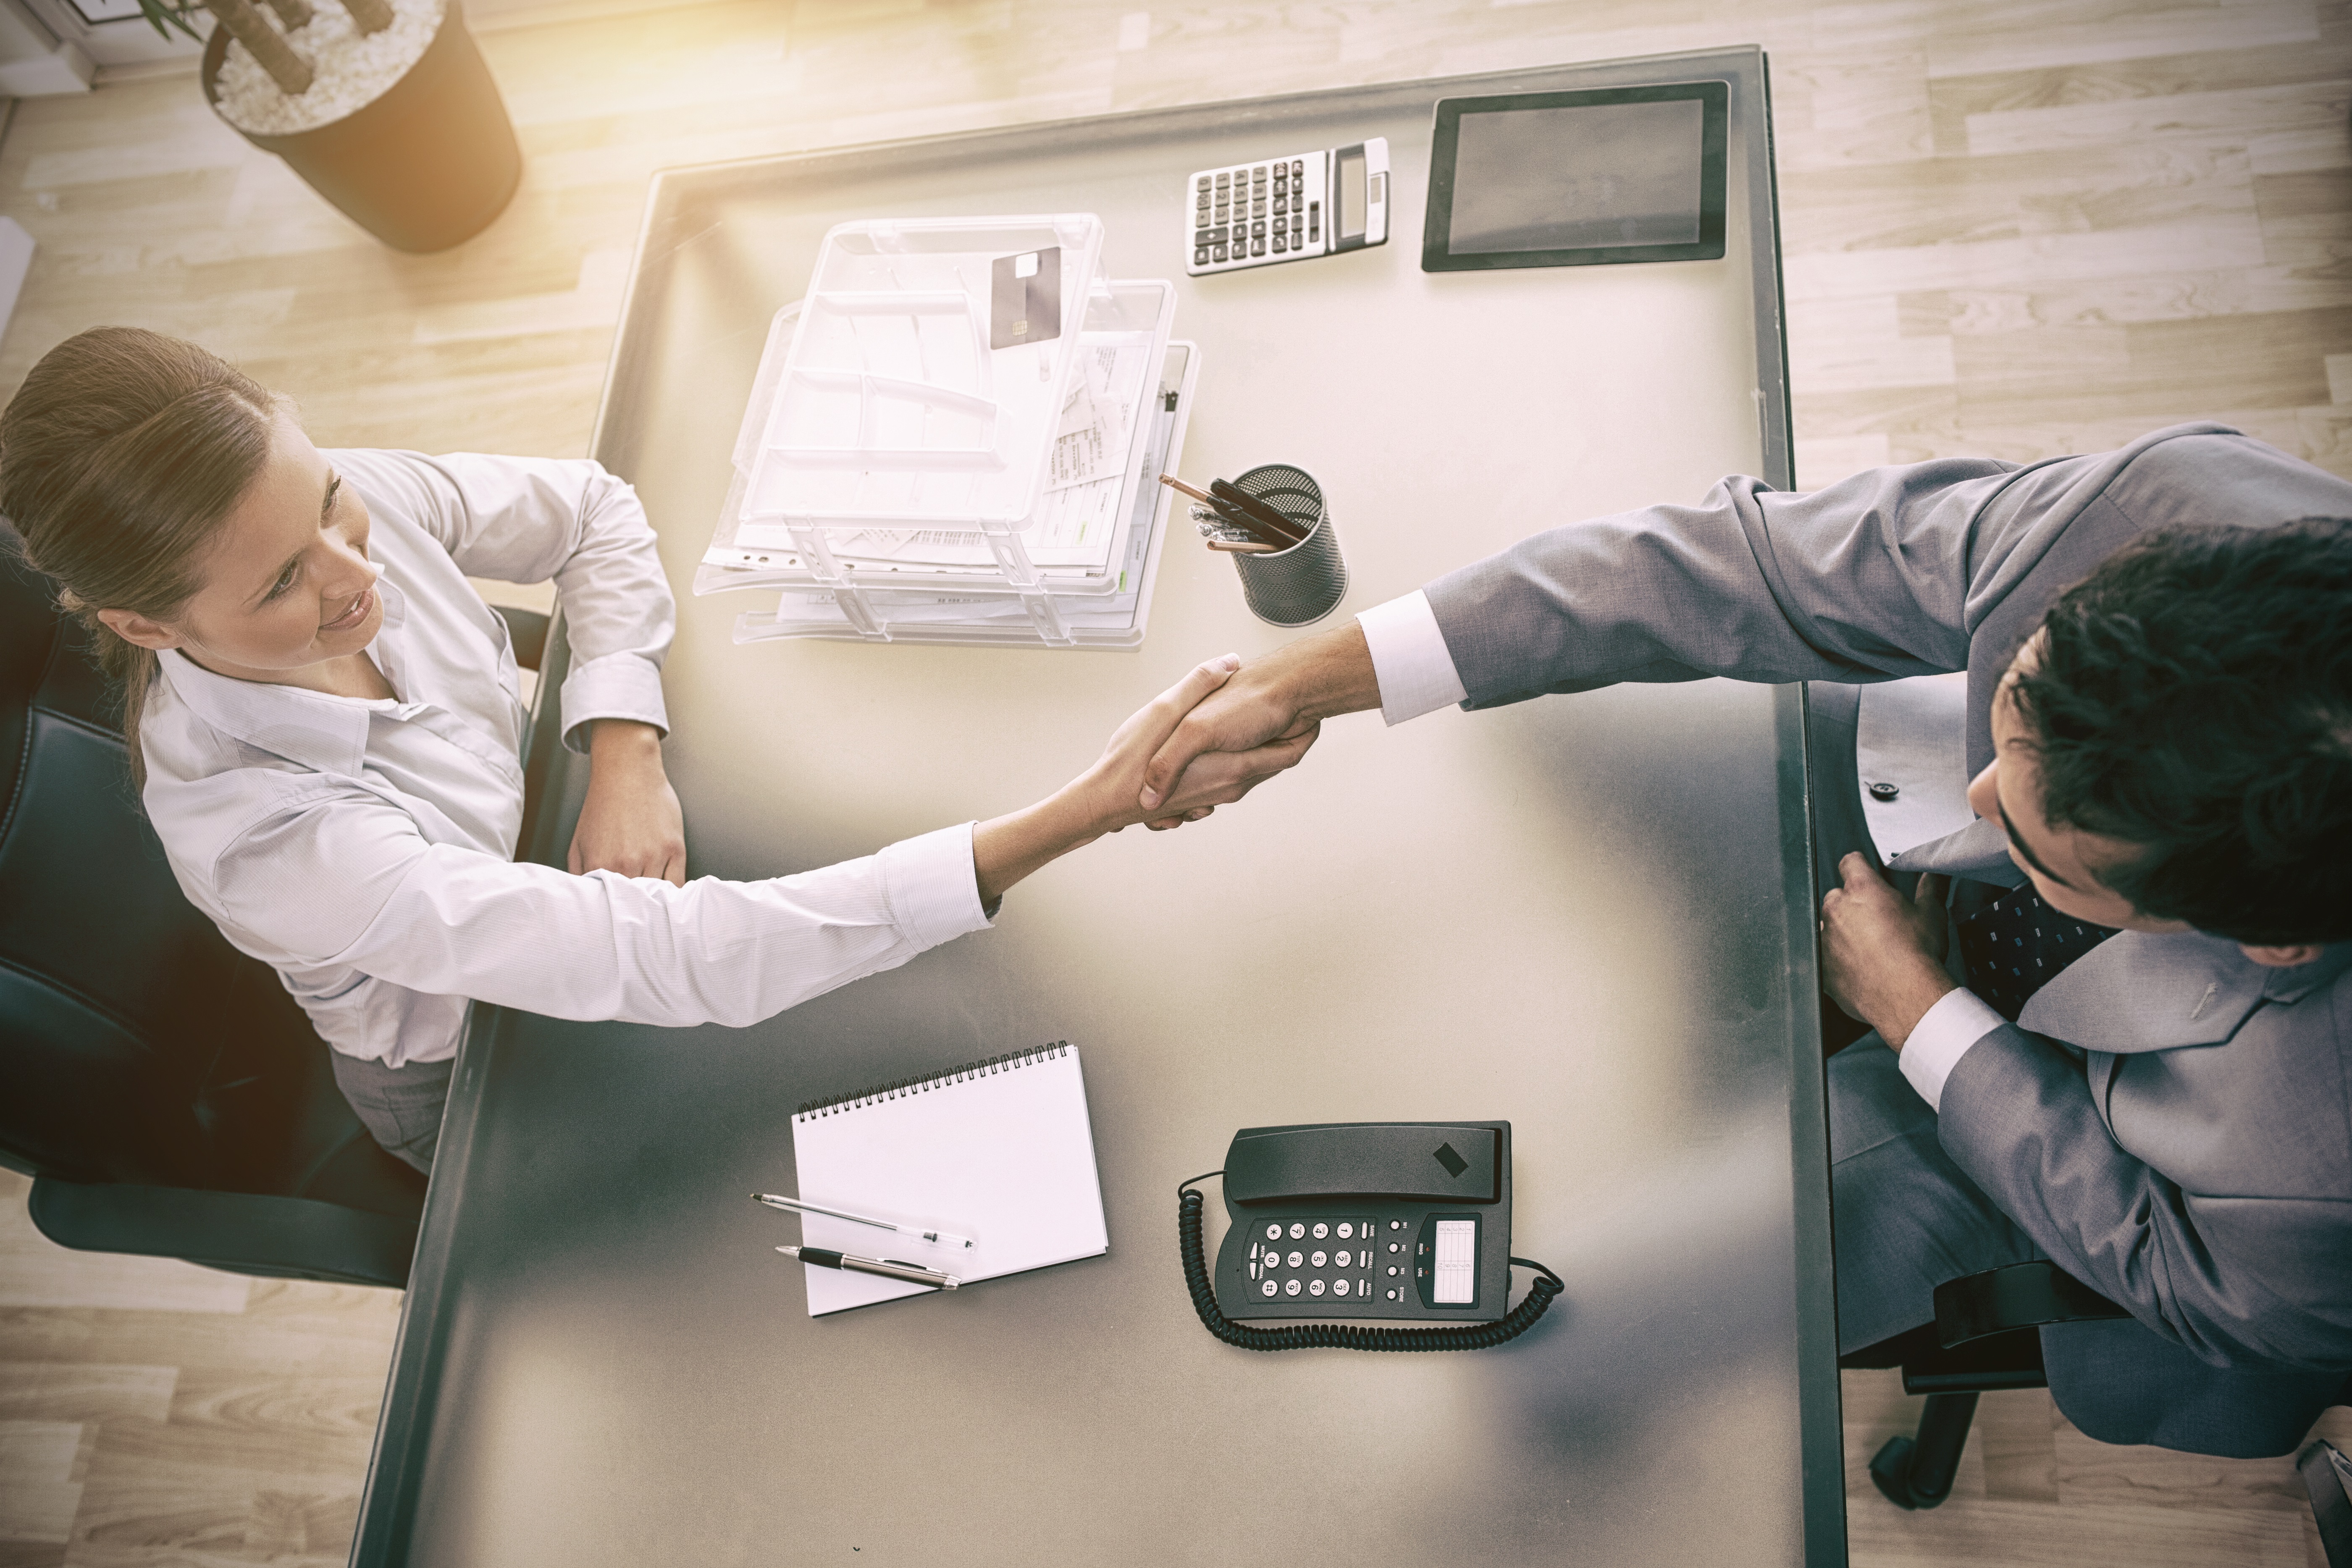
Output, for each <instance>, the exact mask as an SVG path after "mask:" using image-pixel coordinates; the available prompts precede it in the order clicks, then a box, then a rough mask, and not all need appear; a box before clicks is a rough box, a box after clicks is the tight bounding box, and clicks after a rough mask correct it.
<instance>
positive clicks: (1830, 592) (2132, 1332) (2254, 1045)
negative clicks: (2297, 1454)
mask: <svg viewBox="0 0 2352 1568" xmlns="http://www.w3.org/2000/svg"><path fill="white" fill-rule="evenodd" d="M2312 515H2326V516H2335V517H2352V483H2347V482H2346V481H2345V480H2342V479H2336V478H2335V477H2333V476H2332V475H2329V474H2326V473H2324V472H2322V471H2321V470H2320V469H2318V468H2313V467H2311V466H2310V465H2308V464H2306V463H2304V462H2301V461H2299V460H2297V459H2295V458H2290V457H2288V456H2287V455H2285V454H2284V453H2283V452H2280V451H2277V450H2275V449H2274V448H2272V447H2267V446H2264V445H2263V444H2262V443H2260V442H2257V441H2254V440H2252V439H2249V438H2248V437H2244V436H2242V435H2240V434H2238V433H2237V432H2235V431H2232V430H2230V429H2228V428H2226V427H2224V426H2217V425H2184V426H2176V427H2174V428H2171V429H2168V430H2161V431H2158V432H2157V433H2156V434H2154V435H2152V436H2148V437H2144V438H2142V439H2141V440H2138V441H2136V442H2134V443H2133V444H2132V445H2130V446H2128V447H2124V448H2123V449H2122V450H2120V451H2116V452H2107V453H2101V454H2098V455H2095V456H2089V457H2076V458H2057V459H2053V460H2051V461H2048V462H2042V463H2033V464H2029V465H2025V466H2022V467H2021V466H2019V465H2017V464H2013V463H2004V462H1997V461H1993V460H1990V459H1984V458H1944V459H1938V460H1936V461H1932V462H1927V463H1919V464H1915V465H1912V466H1909V467H1904V468H1880V469H1874V470H1872V471H1868V472H1864V473H1861V474H1857V475H1855V476H1853V478H1851V479H1846V480H1843V481H1842V482H1841V483H1838V484H1835V485H1832V486H1830V487H1829V488H1827V489H1821V490H1816V491H1813V492H1811V493H1810V494H1791V493H1785V492H1779V491H1775V490H1772V489H1770V488H1769V487H1768V486H1766V485H1765V484H1763V483H1762V482H1761V481H1759V480H1756V479H1727V480H1725V481H1724V482H1723V483H1722V484H1721V485H1718V486H1717V488H1716V489H1714V490H1713V491H1712V492H1710V493H1709V494H1708V496H1707V497H1706V500H1703V501H1701V502H1700V503H1699V504H1698V505H1696V506H1694V507H1675V506H1659V507H1651V508H1647V509H1644V510H1640V511H1633V512H1627V513H1623V514H1622V515H1619V516H1615V517H1608V518H1602V519H1599V520H1596V521H1590V522H1583V523H1577V524H1572V525H1570V526H1568V527H1564V528H1557V529H1553V530H1551V531H1548V532H1544V533H1539V534H1537V535H1535V536H1534V537H1533V538H1530V539H1528V540H1526V541H1524V542H1521V543H1519V544H1517V545H1516V546H1514V547H1513V548H1511V549H1510V550H1507V551H1505V552H1502V553H1501V554H1499V555H1496V556H1493V557H1490V558H1489V559H1487V560H1485V561H1481V562H1478V563H1475V564H1474V565H1471V566H1468V567H1465V568H1464V569H1462V570H1461V571H1459V572H1455V573H1454V574H1451V575H1449V576H1446V577H1444V578H1441V579H1440V580H1438V581H1437V582H1435V583H1433V584H1430V586H1429V588H1428V590H1427V593H1428V596H1429V601H1430V604H1431V606H1432V607H1433V609H1434V611H1435V612H1436V616H1437V623H1438V626H1439V628H1440V630H1441V631H1442V632H1443V633H1444V637H1445V643H1446V647H1447V648H1448V650H1449V651H1450V652H1451V653H1452V655H1453V657H1454V665H1455V668H1457V670H1458V671H1459V672H1460V675H1461V678H1462V682H1463V686H1464V688H1465V690H1466V691H1467V692H1468V694H1469V699H1468V701H1467V702H1466V703H1465V706H1467V707H1470V708H1489V707H1495V706H1498V705H1500V704H1503V703H1508V702H1517V701H1520V700H1525V699H1528V698H1530V697H1534V696H1537V695H1538V694H1541V693H1545V692H1559V691H1581V690H1587V689H1591V688H1594V687H1599V686H1605V685H1609V684H1612V683H1613V682H1617V681H1626V680H1637V681H1669V680H1693V679H1701V678H1703V677H1707V676H1728V677H1732V678H1735V679H1743V680H1765V681H1784V680H1831V681H1845V682H1855V683H1861V682H1869V681H1878V680H1888V679H1899V678H1901V677H1905V676H1913V675H1925V674H1930V673H1935V672H1938V671H1951V670H1961V669H1965V670H1967V671H1968V674H1969V702H1968V736H1967V749H1968V766H1969V771H1970V772H1971V773H1974V772H1975V771H1977V770H1979V769H1981V768H1982V767H1983V766H1984V765H1985V763H1987V762H1989V761H1990V759H1991V755H1992V736H1991V728H1990V710H1991V702H1992V696H1993V692H1994V689H1995V688H1996V686H1997V685H1998V684H1999V682H2000V677H2001V675H2002V673H2003V672H2004V671H2005V670H2006V669H2007V668H2008V666H2009V663H2010V660H2011V658H2012V657H2013V656H2014V655H2015V653H2016V651H2017V648H2018V647H2019V645H2020V644H2021V643H2022V642H2023V641H2024V640H2025V638H2026V637H2029V636H2030V635H2032V632H2033V631H2034V630H2035V629H2036V628H2037V627H2039V626H2041V624H2042V619H2043V617H2044V616H2045V615H2046V614H2047V613H2048V610H2049V608H2050V605H2052V604H2053V601H2055V600H2056V598H2057V597H2058V595H2060V594H2062V593H2063V592H2064V590H2065V589H2066V588H2067V587H2069V586H2070V585H2072V584H2074V583H2076V582H2078V581H2080V580H2081V579H2082V578H2083V577H2084V576H2085V575H2087V574H2089V572H2090V571H2091V570H2092V568H2094V567H2095V566H2096V565H2097V564H2098V563H2100V562H2101V561H2103V560H2105V558H2106V557H2107V556H2108V555H2109V554H2111V553H2112V552H2115V551H2116V549H2117V548H2118V547H2120V546H2122V545H2124V544H2126V543H2127V542H2130V541H2131V540H2133V539H2135V538H2137V537H2138V536H2140V535H2141V534H2143V533H2147V532H2148V531H2153V530H2156V529H2159V528H2165V527H2168V526H2173V525H2180V524H2187V525H2197V524H2209V523H2215V522H2239V523H2248V524H2257V525H2271V524H2275V523H2279V522H2283V521H2288V520H2290V519H2294V518H2297V517H2304V516H2312ZM1849 787H1852V786H1851V785H1849ZM1894 863H1895V866H1896V867H1897V868H1903V869H1910V870H1940V871H1946V872H1950V873H1953V874H1956V875H1958V876H1963V877H1969V876H1976V877H1981V878H1985V879H1992V880H2000V881H2003V882H2013V881H2015V880H2016V879H2017V876H2016V872H2015V871H2014V869H2013V868H2012V867H2011V862H2010V860H2009V858H2008V856H2007V853H2006V850H2005V847H2004V845H2003V842H2002V839H2001V836H2000V830H1999V826H1998V825H1997V824H1994V823H1990V822H1984V821H1979V822H1977V823H1975V824H1973V825H1972V826H1970V827H1969V829H1966V830H1964V831H1962V832H1960V833H1958V834H1955V835H1953V836H1952V837H1949V838H1945V839H1940V840H1937V841H1936V842H1934V843H1931V844H1927V845H1922V846H1919V847H1916V848H1915V849H1912V850H1910V851H1907V852H1906V853H1905V854H1903V855H1901V856H1899V857H1897V858H1896V859H1895V862H1894ZM1937 1135H1938V1139H1939V1141H1940V1142H1941V1143H1942V1144H1943V1147H1944V1149H1945V1151H1946V1152H1948V1154H1949V1155H1950V1156H1951V1158H1952V1160H1953V1162H1954V1163H1956V1164H1958V1166H1959V1168H1960V1169H1961V1170H1962V1171H1963V1172H1965V1173H1967V1174H1968V1176H1969V1178H1970V1179H1971V1180H1973V1181H1975V1182H1976V1183H1977V1184H1979V1186H1981V1187H1982V1188H1983V1189H1984V1191H1985V1192H1986V1193H1987V1194H1989V1195H1990V1196H1991V1198H1992V1199H1993V1200H1994V1202H1995V1203H1996V1204H1998V1205H1999V1206H2000V1209H2001V1210H2002V1212H2004V1213H2005V1214H2007V1215H2009V1216H2010V1218H2011V1220H2013V1221H2014V1222H2015V1223H2016V1224H2017V1225H2018V1226H2020V1227H2021V1228H2022V1229H2023V1230H2024V1231H2025V1232H2026V1233H2027V1234H2028V1235H2029V1236H2030V1237H2032V1239H2033V1241H2034V1242H2035V1243H2036V1244H2037V1245H2038V1246H2040V1247H2042V1250H2043V1251H2045V1252H2046V1253H2048V1254H2049V1256H2050V1257H2051V1258H2053V1259H2054V1260H2055V1261H2056V1262H2057V1263H2058V1265H2059V1266H2060V1267H2061V1268H2064V1269H2065V1270H2066V1271H2067V1272H2068V1273H2070V1274H2072V1275H2074V1277H2075V1278H2076V1279H2080V1280H2082V1281H2083V1282H2084V1283H2085V1284H2087V1285H2089V1286H2091V1287H2092V1288H2093V1289H2096V1290H2098V1291H2099V1292H2101V1293H2102V1294H2103V1295H2105V1296H2107V1297H2108V1298H2109V1299H2111V1300H2115V1301H2116V1302H2117V1303H2118V1304H2120V1305H2122V1306H2124V1307H2126V1308H2127V1309H2128V1310H2130V1312H2131V1314H2132V1318H2133V1320H2134V1321H2131V1322H2117V1323H2091V1324H2077V1325H2070V1326H2068V1327H2067V1328H2065V1329H2063V1330H2050V1331H2045V1332H2044V1335H2043V1348H2044V1360H2045V1363H2046V1364H2047V1366H2048V1371H2049V1375H2050V1385H2051V1389H2052V1392H2053V1395H2054V1396H2055V1398H2056V1399H2057V1402H2058V1404H2059V1405H2060V1407H2061V1408H2062V1409H2063V1410H2064V1411H2065V1412H2066V1414H2067V1415H2068V1416H2069V1417H2070V1418H2071V1419H2073V1420H2074V1423H2075V1424H2076V1425H2077V1426H2080V1427H2081V1428H2082V1429H2083V1430H2084V1431H2086V1432H2089V1433H2090V1434H2091V1435H2092V1436H2096V1437H2101V1438H2104V1439H2105V1440H2107V1441H2110V1442H2124V1443H2127V1442H2158V1443H2166V1444H2168V1446H2171V1447H2184V1448H2193V1449H2199V1450H2200V1451H2206V1452H2255V1451H2261V1452H2278V1451H2284V1449H2285V1448H2287V1447H2291V1446H2292V1445H2293V1444H2294V1442H2296V1441H2298V1440H2299V1439H2300V1438H2301V1436H2302V1435H2303V1433H2304V1431H2305V1429H2307V1428H2308V1426H2309V1425H2310V1423H2311V1421H2312V1419H2313V1418H2314V1417H2315V1415H2317V1413H2318V1411H2319V1410H2320V1409H2321V1408H2324V1407H2325V1406H2326V1405H2327V1404H2328V1403H2330V1402H2331V1401H2332V1400H2333V1399H2335V1398H2336V1396H2337V1394H2338V1393H2339V1391H2340V1390H2342V1389H2343V1388H2344V1386H2345V1384H2346V1374H2347V1371H2352V943H2345V944H2338V945H2336V946H2335V947H2332V948H2330V949H2328V950H2327V951H2326V953H2325V955H2324V956H2323V957H2322V958H2321V959H2320V960H2319V961H2318V962H2316V963H2309V964H2305V965H2304V966H2302V967H2300V968H2296V969H2265V968H2262V967H2260V966H2258V965H2256V964H2254V963H2251V962H2250V961H2248V960H2247V959H2246V957H2245V956H2244V954H2242V952H2239V950H2238V948H2237V946H2236V945H2235V944H2234V943H2231V942H2225V941H2222V940H2220V939H2218V938H2214V937H2209V936H2203V935H2199V934H2183V935H2173V936H2151V935H2146V934H2141V933H2137V932H2130V931H2126V932H2124V933H2122V934H2120V935H2118V936H2116V937H2115V938H2113V939H2111V940H2110V941H2108V942H2105V943H2104V944H2102V945H2101V946H2100V947H2098V948H2097V949H2095V951H2094V952H2091V953H2090V954H2089V955H2088V956H2087V957H2085V958H2084V959H2082V960H2080V961H2079V962H2077V963H2074V965H2072V966H2071V967H2069V968H2068V969H2067V970H2065V971H2064V972H2063V973H2062V974H2060V975H2059V976H2058V977H2057V978H2056V979H2055V980H2053V981H2052V982H2051V983H2050V984H2048V985H2047V986H2045V987H2044V988H2043V989H2042V991H2041V992H2040V993H2039V994H2036V995H2035V996H2034V997H2033V998H2032V1002H2031V1003H2030V1004H2029V1005H2028V1006H2027V1007H2026V1009H2025V1012H2024V1014H2023V1016H2022V1017H2021V1019H2020V1021H2019V1022H2018V1024H2016V1025H2012V1026H2004V1027H2002V1028H2000V1029H1997V1030H1995V1031H1994V1032H1993V1033H1992V1034H1990V1035H1989V1036H1987V1037H1984V1038H1983V1039H1982V1040H1980V1041H1979V1042H1978V1043H1977V1044H1976V1045H1975V1046H1973V1047H1970V1048H1969V1051H1968V1053H1967V1054H1966V1055H1965V1056H1963V1057H1962V1058H1960V1060H1959V1063H1958V1066H1957V1067H1956V1068H1954V1069H1953V1071H1952V1074H1951V1077H1950V1079H1948V1081H1947V1083H1946V1084H1945V1087H1944V1091H1943V1098H1942V1104H1941V1109H1940V1115H1939V1118H1938V1133H1937ZM2151 1336H2152V1338H2151ZM2282 1433H2285V1434H2289V1435H2287V1436H2284V1437H2282V1436H2280V1434H2282Z"/></svg>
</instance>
